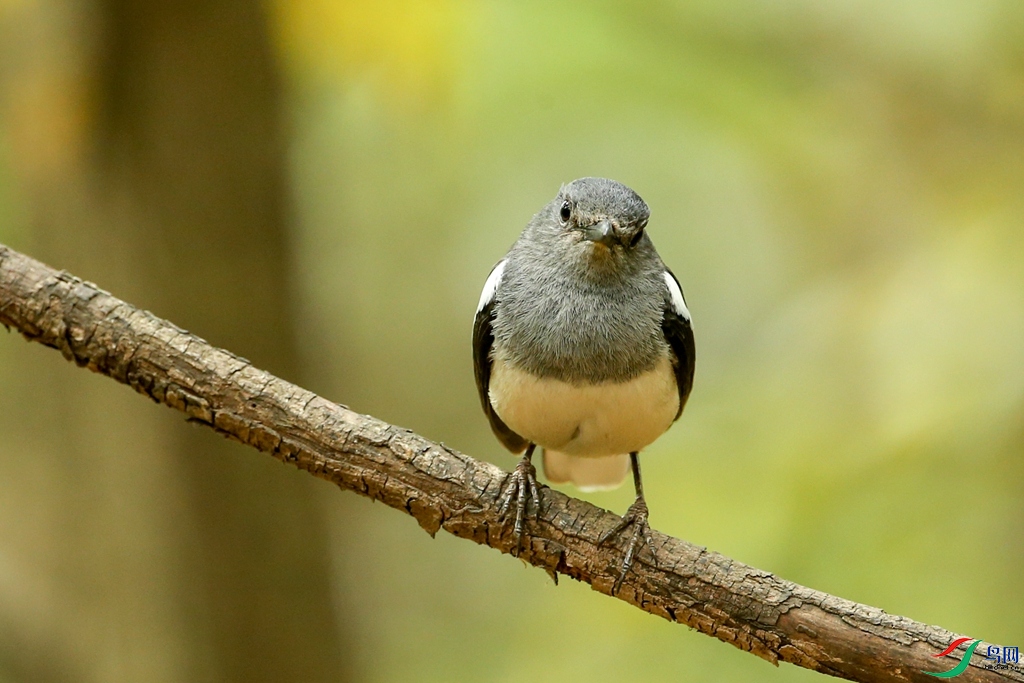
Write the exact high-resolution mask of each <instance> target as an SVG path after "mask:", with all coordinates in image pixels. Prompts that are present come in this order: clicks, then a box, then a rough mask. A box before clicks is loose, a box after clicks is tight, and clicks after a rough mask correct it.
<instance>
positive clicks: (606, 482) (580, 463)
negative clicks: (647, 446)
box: [544, 449, 629, 491]
mask: <svg viewBox="0 0 1024 683" xmlns="http://www.w3.org/2000/svg"><path fill="white" fill-rule="evenodd" d="M627 472H629V456H628V455H610V456H607V457H604V458H581V457H579V456H575V455H566V454H565V453H559V452H558V451H549V450H547V449H544V476H545V477H547V478H548V481H550V482H551V483H552V484H564V483H566V482H569V483H571V484H573V485H574V486H575V487H576V488H578V489H580V490H581V491H607V490H609V489H614V488H618V487H619V486H621V485H622V482H623V481H625V479H626V473H627Z"/></svg>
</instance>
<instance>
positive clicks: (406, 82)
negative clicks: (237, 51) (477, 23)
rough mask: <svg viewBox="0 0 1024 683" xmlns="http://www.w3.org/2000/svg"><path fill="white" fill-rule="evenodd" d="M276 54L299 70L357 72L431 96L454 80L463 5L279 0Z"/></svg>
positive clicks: (397, 90)
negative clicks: (293, 0)
mask: <svg viewBox="0 0 1024 683" xmlns="http://www.w3.org/2000/svg"><path fill="white" fill-rule="evenodd" d="M272 12H273V21H274V22H275V23H276V29H277V30H276V31H275V32H274V33H275V37H276V39H277V40H278V50H279V54H280V55H282V57H283V59H284V60H285V61H286V63H288V64H289V67H290V69H291V71H292V72H293V73H295V74H299V75H301V76H308V75H310V74H312V75H313V76H314V78H316V77H319V78H325V79H335V78H339V77H351V76H354V75H356V74H359V75H360V76H362V77H370V78H372V79H374V80H376V81H378V82H379V83H380V84H381V85H382V86H383V89H384V90H385V91H386V93H388V94H391V95H397V96H399V97H403V98H405V97H409V98H412V99H419V98H430V97H431V96H432V95H435V94H437V93H439V92H442V91H443V90H444V89H445V87H446V86H447V85H448V84H450V83H451V81H452V79H453V77H454V72H455V69H456V66H457V50H458V47H459V45H460V43H461V41H462V38H463V36H464V31H463V30H462V29H463V27H465V25H466V24H465V21H464V19H465V16H466V6H465V3H462V2H456V1H455V0H428V1H422V0H384V1H382V2H373V3H364V2H357V1H355V0H346V1H344V2H332V1H331V0H311V1H310V2H292V1H289V0H278V2H275V3H273V5H272Z"/></svg>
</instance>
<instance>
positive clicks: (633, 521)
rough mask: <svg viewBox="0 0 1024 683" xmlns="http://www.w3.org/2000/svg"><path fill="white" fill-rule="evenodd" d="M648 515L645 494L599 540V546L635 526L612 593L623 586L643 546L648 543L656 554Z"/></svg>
mask: <svg viewBox="0 0 1024 683" xmlns="http://www.w3.org/2000/svg"><path fill="white" fill-rule="evenodd" d="M647 515H648V511H647V501H645V500H644V498H643V496H639V497H638V498H637V499H636V500H635V501H634V502H633V504H632V505H630V506H629V509H628V510H626V514H624V515H623V516H622V519H620V520H619V523H618V524H616V525H615V526H614V527H612V528H611V529H609V530H608V531H606V532H605V533H604V534H603V535H602V536H601V538H600V539H599V540H598V542H597V544H598V545H599V546H601V545H604V544H605V543H606V542H607V541H608V540H610V539H611V538H612V537H613V536H615V535H617V534H618V533H619V532H621V531H622V530H623V529H625V528H626V527H628V526H630V525H632V526H633V535H632V537H631V538H630V540H629V545H628V546H627V547H626V556H625V557H624V558H623V559H622V571H621V572H620V573H619V578H617V579H616V580H615V584H614V585H613V586H612V595H615V594H616V593H618V592H619V589H620V588H622V582H623V581H624V580H625V579H626V574H627V573H629V570H630V569H631V568H632V567H633V560H634V559H636V555H637V553H638V552H639V550H640V548H641V547H642V546H645V545H646V546H647V549H648V550H650V551H651V554H652V555H653V554H654V538H653V537H652V536H651V527H650V526H649V525H648V524H647Z"/></svg>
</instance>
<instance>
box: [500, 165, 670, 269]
mask: <svg viewBox="0 0 1024 683" xmlns="http://www.w3.org/2000/svg"><path fill="white" fill-rule="evenodd" d="M650 214H651V212H650V209H648V208H647V204H646V203H645V202H644V200H643V199H641V198H640V195H638V194H637V193H636V192H634V191H633V190H631V189H629V188H628V187H626V186H625V185H623V184H622V183H619V182H616V181H614V180H608V179H607V178H580V179H579V180H574V181H572V182H571V183H569V184H568V185H563V186H562V188H561V189H560V190H559V191H558V194H557V195H556V196H555V198H554V199H552V200H551V201H550V202H549V203H548V204H547V206H545V207H544V208H543V209H541V210H540V211H539V212H538V213H537V215H535V216H534V217H533V220H531V221H530V223H529V225H527V226H526V230H524V231H523V236H522V238H521V239H520V243H519V244H518V245H517V246H518V247H519V248H520V249H517V251H520V250H521V251H528V252H530V254H529V255H526V254H523V255H524V256H526V257H527V258H536V259H539V260H541V261H549V260H551V259H557V260H558V262H559V264H560V268H563V269H564V268H569V269H572V270H574V271H576V272H577V273H578V274H579V275H580V276H581V277H583V278H584V279H592V278H598V279H607V278H609V277H612V278H615V279H618V278H630V277H632V276H634V275H636V274H637V272H638V271H637V269H638V268H642V264H643V263H647V264H648V265H652V264H655V263H657V262H658V256H657V252H655V251H654V245H653V244H652V243H651V240H650V239H649V238H648V237H647V233H646V231H645V230H644V228H646V227H647V219H648V218H649V217H650Z"/></svg>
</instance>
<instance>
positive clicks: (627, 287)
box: [493, 247, 668, 383]
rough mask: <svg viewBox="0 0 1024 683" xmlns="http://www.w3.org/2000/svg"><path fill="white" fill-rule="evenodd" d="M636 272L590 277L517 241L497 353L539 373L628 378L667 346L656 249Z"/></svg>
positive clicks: (501, 292) (503, 293)
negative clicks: (521, 247) (519, 246)
mask: <svg viewBox="0 0 1024 683" xmlns="http://www.w3.org/2000/svg"><path fill="white" fill-rule="evenodd" d="M633 266H634V267H631V268H629V269H628V270H629V272H619V273H606V274H604V275H603V276H602V277H597V278H594V277H583V276H582V275H581V271H580V270H579V269H577V268H574V267H572V265H571V264H567V263H565V262H564V261H557V260H556V259H554V258H552V257H551V255H550V254H538V253H535V252H534V253H529V252H527V251H517V250H516V249H513V250H512V252H510V253H509V257H508V263H507V265H506V267H505V272H504V275H503V277H502V281H501V283H500V285H499V287H498V290H497V294H496V306H495V318H494V323H493V332H494V351H493V354H494V356H495V358H500V359H502V360H503V361H504V362H508V363H511V364H512V365H514V366H515V367H518V368H520V369H523V370H526V371H527V372H529V373H531V374H533V375H536V376H539V377H551V378H554V379H560V380H562V381H566V382H573V383H599V382H607V381H624V380H627V379H631V378H634V377H637V376H638V375H640V374H642V373H644V372H646V371H648V370H651V369H652V368H653V367H654V366H655V365H656V364H657V362H658V361H659V360H660V359H662V358H664V357H665V356H666V355H667V354H668V345H667V343H666V342H665V337H664V334H663V332H662V330H661V322H662V316H663V311H664V302H665V284H664V281H663V279H662V276H661V272H660V271H661V270H662V268H661V266H660V259H658V257H657V254H656V253H653V247H652V248H651V254H649V255H648V257H647V258H646V259H644V261H639V260H638V262H637V263H635V264H633Z"/></svg>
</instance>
